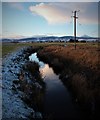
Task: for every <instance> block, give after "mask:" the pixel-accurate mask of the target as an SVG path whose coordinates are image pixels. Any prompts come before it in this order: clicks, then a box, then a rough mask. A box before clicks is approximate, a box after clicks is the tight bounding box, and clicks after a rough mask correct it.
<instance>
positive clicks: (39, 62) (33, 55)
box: [29, 53, 45, 68]
mask: <svg viewBox="0 0 100 120" xmlns="http://www.w3.org/2000/svg"><path fill="white" fill-rule="evenodd" d="M29 60H30V61H35V62H37V63H38V64H39V65H40V68H42V67H44V65H45V64H44V63H43V62H41V61H39V59H38V57H37V53H33V54H31V55H30V56H29Z"/></svg>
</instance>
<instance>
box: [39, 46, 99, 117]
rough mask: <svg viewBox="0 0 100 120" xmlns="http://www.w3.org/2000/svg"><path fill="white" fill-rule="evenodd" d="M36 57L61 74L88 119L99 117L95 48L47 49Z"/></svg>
mask: <svg viewBox="0 0 100 120" xmlns="http://www.w3.org/2000/svg"><path fill="white" fill-rule="evenodd" d="M38 57H39V59H40V60H42V61H43V62H45V63H48V64H49V65H50V66H52V68H53V69H54V72H55V73H56V74H59V75H60V79H61V80H62V82H63V83H64V85H65V86H66V87H67V88H69V90H70V91H71V92H72V94H73V99H74V101H75V102H77V103H78V104H79V105H80V106H81V108H82V110H83V111H85V112H86V114H87V118H89V119H95V118H97V117H100V114H99V113H100V103H99V101H100V94H99V93H100V82H99V78H100V76H99V70H98V54H97V50H96V49H90V48H80V47H79V48H77V50H76V51H75V50H74V49H73V48H70V47H69V48H67V47H62V46H48V47H45V48H44V49H43V50H41V51H39V52H38ZM92 58H94V59H92Z"/></svg>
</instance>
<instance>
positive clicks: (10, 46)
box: [1, 42, 98, 57]
mask: <svg viewBox="0 0 100 120" xmlns="http://www.w3.org/2000/svg"><path fill="white" fill-rule="evenodd" d="M48 45H65V43H57V42H54V43H3V44H2V51H1V52H2V56H3V57H4V56H5V55H7V54H8V53H11V52H13V51H16V50H17V49H19V48H21V47H24V46H48ZM77 45H78V46H79V45H81V46H88V47H89V46H90V47H95V48H98V43H87V44H86V43H77ZM67 46H73V48H74V43H67Z"/></svg>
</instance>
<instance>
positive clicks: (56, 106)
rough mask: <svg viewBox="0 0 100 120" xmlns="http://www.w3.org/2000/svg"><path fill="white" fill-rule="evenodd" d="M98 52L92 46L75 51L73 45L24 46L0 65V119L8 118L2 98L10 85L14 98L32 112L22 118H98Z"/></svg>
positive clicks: (99, 96) (97, 49) (99, 82)
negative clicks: (0, 91) (0, 75)
mask: <svg viewBox="0 0 100 120" xmlns="http://www.w3.org/2000/svg"><path fill="white" fill-rule="evenodd" d="M98 52H99V48H94V47H92V46H84V45H83V46H81V47H80V46H77V49H76V50H75V49H74V48H73V46H66V47H64V46H61V45H56V46H55V45H50V46H49V45H48V46H42V47H40V46H37V47H25V48H24V49H23V50H22V51H21V52H19V54H18V55H17V54H15V53H14V54H15V56H14V55H12V57H11V61H8V64H7V65H6V64H4V65H3V86H4V87H3V116H4V117H7V116H9V115H7V112H5V111H7V109H6V107H9V106H7V102H8V101H7V100H6V99H5V96H6V93H7V95H8V93H10V92H9V91H10V90H11V89H10V87H7V86H8V82H9V83H10V82H11V84H10V86H11V88H12V93H13V95H14V96H15V98H17V97H18V98H19V99H21V100H22V101H23V102H24V103H25V104H26V105H27V106H28V107H29V108H32V109H33V112H32V111H30V110H29V109H28V108H27V109H28V111H30V113H29V114H27V115H26V117H25V116H24V117H22V118H28V119H35V118H40V119H47V120H52V119H57V118H58V119H59V118H61V119H63V118H64V119H65V118H67V119H71V118H75V119H85V118H88V119H96V118H97V117H100V114H99V113H100V103H99V101H100V81H99V78H100V76H99V75H100V73H99V67H98V66H99V62H98ZM9 62H10V64H9ZM11 62H12V63H11ZM10 68H11V69H10ZM17 69H18V71H17ZM7 72H9V74H8V73H7ZM10 75H12V77H9V76H10ZM7 77H9V78H7ZM7 90H8V92H7ZM16 95H18V96H17V97H16ZM9 96H10V94H9ZM12 97H13V96H12ZM15 98H14V99H15ZM10 99H12V98H10ZM5 103H6V104H5ZM8 103H10V101H9V102H8ZM14 103H15V101H14ZM14 107H15V106H14ZM25 108H26V107H25ZM21 109H22V107H21ZM11 110H12V109H11ZM11 110H10V111H11ZM23 110H24V109H23ZM24 112H25V111H24ZM8 113H9V112H8ZM26 113H28V112H25V114H26ZM12 114H13V112H12ZM16 114H17V113H16ZM13 116H14V115H13ZM13 116H12V117H13ZM19 118H20V115H19Z"/></svg>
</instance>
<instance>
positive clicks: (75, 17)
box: [72, 10, 79, 50]
mask: <svg viewBox="0 0 100 120" xmlns="http://www.w3.org/2000/svg"><path fill="white" fill-rule="evenodd" d="M77 12H79V10H78V11H76V10H75V11H73V12H72V13H74V16H73V18H74V46H75V50H76V19H78V17H77V16H76V13H77Z"/></svg>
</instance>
